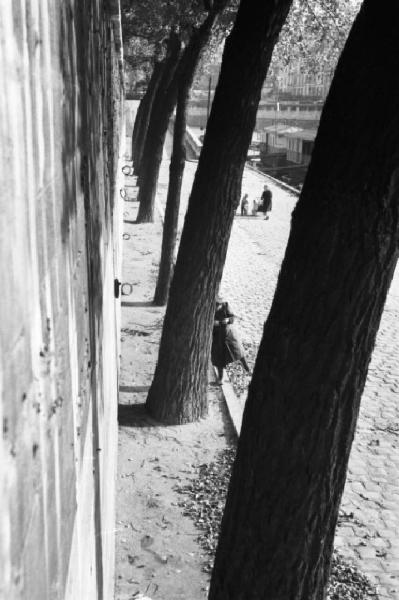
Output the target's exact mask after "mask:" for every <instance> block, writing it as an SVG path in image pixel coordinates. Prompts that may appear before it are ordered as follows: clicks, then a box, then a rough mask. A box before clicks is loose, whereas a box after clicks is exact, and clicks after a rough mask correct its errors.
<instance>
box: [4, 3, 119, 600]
mask: <svg viewBox="0 0 399 600" xmlns="http://www.w3.org/2000/svg"><path fill="white" fill-rule="evenodd" d="M121 52H122V50H121V33H120V18H119V3H118V1H117V0H116V1H112V2H111V1H108V2H105V0H79V1H77V0H52V1H50V0H15V1H14V0H5V1H4V2H3V1H2V2H0V81H1V82H2V85H1V86H0V171H1V176H0V215H1V224H0V265H1V284H2V285H1V294H0V315H1V323H0V343H1V346H0V349H1V359H0V360H1V362H0V394H1V402H0V419H1V421H2V424H3V437H2V443H1V445H0V598H1V600H3V599H4V600H14V599H18V600H20V599H24V600H25V599H26V600H47V599H50V598H51V599H61V598H62V599H64V598H67V599H70V600H91V599H94V598H96V599H104V600H109V599H110V598H112V597H113V570H114V534H113V532H114V526H115V525H114V479H115V464H116V448H117V425H116V411H117V387H118V385H117V381H118V355H119V342H118V338H119V302H118V301H116V300H115V299H114V278H115V277H117V276H118V273H119V260H120V256H119V248H118V240H119V237H120V236H119V231H120V211H119V206H118V196H119V188H120V187H121V185H120V182H119V181H118V173H120V172H121V170H120V167H121V165H120V164H119V162H120V155H121V154H120V147H121V142H122V140H123V141H124V132H123V131H122V128H121V115H122V99H123V90H122V56H121Z"/></svg>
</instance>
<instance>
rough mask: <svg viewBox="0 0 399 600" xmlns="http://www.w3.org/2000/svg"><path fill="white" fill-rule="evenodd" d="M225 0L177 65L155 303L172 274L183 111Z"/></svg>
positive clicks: (164, 297)
mask: <svg viewBox="0 0 399 600" xmlns="http://www.w3.org/2000/svg"><path fill="white" fill-rule="evenodd" d="M226 4H227V0H223V1H222V2H219V3H218V4H217V8H215V9H214V10H213V11H211V12H210V14H209V15H208V17H207V18H206V19H205V21H204V22H203V24H202V25H201V26H200V27H199V28H198V29H197V30H196V31H194V32H193V34H192V36H191V39H190V42H189V44H188V45H187V48H186V49H185V51H184V55H183V57H182V62H181V65H180V66H179V68H178V71H177V76H178V78H179V87H178V99H177V108H176V118H175V123H174V129H173V149H172V157H171V161H170V167H169V186H168V195H167V200H166V209H165V222H164V227H163V236H162V252H161V262H160V265H159V273H158V280H157V286H156V290H155V296H154V303H155V304H156V305H158V306H163V305H165V304H166V302H167V300H168V295H169V288H170V282H171V279H172V274H173V259H174V253H175V248H176V236H177V225H178V219H179V207H180V195H181V186H182V181H183V173H184V167H185V161H186V147H185V135H186V112H187V104H188V98H189V94H190V88H191V86H192V83H193V79H194V74H195V70H196V68H197V65H198V61H199V58H200V55H201V51H202V50H203V48H204V47H205V46H206V44H207V43H208V41H209V38H210V35H211V31H212V27H213V25H214V23H215V20H216V17H217V15H218V14H219V13H220V12H221V11H222V10H223V9H224V7H225V5H226Z"/></svg>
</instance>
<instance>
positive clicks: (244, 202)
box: [241, 194, 249, 217]
mask: <svg viewBox="0 0 399 600" xmlns="http://www.w3.org/2000/svg"><path fill="white" fill-rule="evenodd" d="M248 206H249V201H248V194H244V196H243V197H242V200H241V216H242V217H244V216H247V215H248Z"/></svg>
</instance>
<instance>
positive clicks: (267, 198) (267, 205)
mask: <svg viewBox="0 0 399 600" xmlns="http://www.w3.org/2000/svg"><path fill="white" fill-rule="evenodd" d="M261 201H262V203H261V206H260V207H259V210H261V211H262V212H263V214H264V215H265V219H268V218H269V214H268V213H269V212H270V211H271V210H272V193H271V191H270V190H269V188H268V187H267V185H265V186H264V188H263V192H262V196H261Z"/></svg>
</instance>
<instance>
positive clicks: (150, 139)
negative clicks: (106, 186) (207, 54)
mask: <svg viewBox="0 0 399 600" xmlns="http://www.w3.org/2000/svg"><path fill="white" fill-rule="evenodd" d="M180 58H181V41H180V39H179V38H178V36H177V35H176V34H173V35H172V36H171V38H170V41H169V48H168V58H167V64H165V67H164V72H163V76H162V78H161V81H160V83H159V86H158V92H157V94H156V97H155V99H154V102H153V106H152V110H151V116H150V121H149V124H148V129H147V135H146V137H145V140H144V145H143V153H142V158H141V160H140V164H139V167H138V168H139V174H140V175H139V181H138V184H139V194H138V201H139V203H140V204H139V210H138V214H137V223H152V222H153V220H154V202H155V192H156V187H157V182H158V174H159V167H160V164H161V161H162V152H163V146H164V142H165V136H166V131H167V129H168V124H169V120H170V117H171V115H172V112H173V109H174V107H175V104H176V97H177V79H176V77H175V73H176V69H177V67H178V64H179V62H180Z"/></svg>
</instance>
